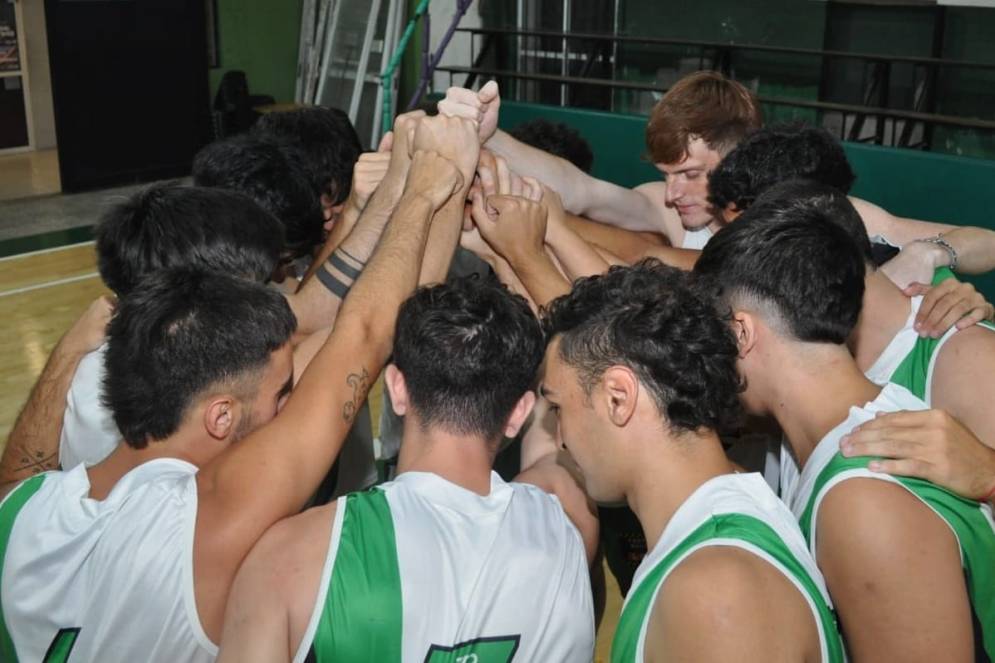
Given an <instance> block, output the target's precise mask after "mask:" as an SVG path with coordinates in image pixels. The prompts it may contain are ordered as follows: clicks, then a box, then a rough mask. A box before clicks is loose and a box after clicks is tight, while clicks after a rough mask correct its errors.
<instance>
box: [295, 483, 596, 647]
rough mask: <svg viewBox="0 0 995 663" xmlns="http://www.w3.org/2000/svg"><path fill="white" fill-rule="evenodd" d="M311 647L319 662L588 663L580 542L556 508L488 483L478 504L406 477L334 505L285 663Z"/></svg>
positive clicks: (520, 490) (586, 579)
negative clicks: (310, 594)
mask: <svg viewBox="0 0 995 663" xmlns="http://www.w3.org/2000/svg"><path fill="white" fill-rule="evenodd" d="M342 606H347V609H346V610H343V609H342ZM312 646H313V648H314V650H315V655H316V657H317V659H316V660H342V661H353V660H355V661H403V662H405V663H415V662H417V663H423V662H425V661H428V662H430V663H436V662H437V661H481V663H482V662H484V661H501V662H502V663H503V662H504V661H510V660H512V657H514V660H516V661H537V662H538V661H544V662H546V661H548V662H550V663H552V662H554V661H564V662H567V661H569V662H573V661H590V660H591V659H592V657H593V654H594V609H593V603H592V600H591V584H590V576H589V572H588V566H587V559H586V556H585V553H584V545H583V542H582V541H581V538H580V534H579V533H578V532H577V529H576V528H575V527H574V526H573V524H572V523H571V522H570V521H569V520H568V519H567V516H566V514H565V513H564V512H563V509H562V507H561V506H560V504H559V502H558V500H557V499H556V498H555V497H552V496H550V495H547V494H546V493H544V492H543V491H541V490H539V489H538V488H535V487H534V486H529V485H524V484H517V483H505V482H504V481H502V480H501V478H500V477H499V476H498V475H497V474H495V473H493V472H492V473H491V491H490V494H489V495H487V496H481V495H478V494H476V493H473V492H470V491H468V490H466V489H464V488H462V487H460V486H457V485H455V484H453V483H450V482H448V481H446V480H445V479H443V478H442V477H439V476H437V475H435V474H431V473H426V472H405V473H403V474H401V475H400V476H398V477H397V479H396V480H394V481H392V482H389V483H386V484H383V485H382V486H379V487H376V488H372V489H370V490H369V491H366V492H364V493H353V494H352V495H348V496H346V497H342V498H339V500H338V506H337V509H336V512H335V521H334V523H333V526H332V534H331V539H330V542H329V547H328V553H327V558H326V562H325V567H324V571H323V572H322V578H321V584H320V586H319V590H318V596H317V600H316V602H315V606H314V609H313V611H312V616H311V621H310V623H309V625H308V628H307V631H306V632H305V634H304V637H303V640H302V642H301V644H300V647H299V648H298V651H297V655H296V657H295V658H294V660H295V661H297V662H303V661H305V660H306V659H307V657H308V655H309V652H310V651H311V649H312Z"/></svg>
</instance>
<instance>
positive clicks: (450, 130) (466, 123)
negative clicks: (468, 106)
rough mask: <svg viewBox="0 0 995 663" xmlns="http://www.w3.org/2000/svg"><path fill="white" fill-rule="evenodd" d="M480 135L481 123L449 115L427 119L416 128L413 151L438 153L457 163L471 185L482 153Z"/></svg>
mask: <svg viewBox="0 0 995 663" xmlns="http://www.w3.org/2000/svg"><path fill="white" fill-rule="evenodd" d="M476 133H477V124H476V122H473V121H471V120H467V119H461V118H456V117H447V116H445V115H437V116H435V117H428V118H423V119H422V120H421V121H420V122H419V123H418V126H417V128H416V129H415V135H414V143H413V149H414V150H424V151H430V152H438V153H439V154H440V155H441V156H443V157H445V158H446V159H448V160H449V161H451V162H453V163H454V164H456V167H457V168H459V171H460V174H461V175H462V177H463V181H464V182H467V183H469V182H470V181H471V180H472V179H473V173H474V171H475V170H476V168H477V158H478V156H479V154H480V145H479V143H477V140H476ZM395 140H396V139H395ZM395 149H396V148H395Z"/></svg>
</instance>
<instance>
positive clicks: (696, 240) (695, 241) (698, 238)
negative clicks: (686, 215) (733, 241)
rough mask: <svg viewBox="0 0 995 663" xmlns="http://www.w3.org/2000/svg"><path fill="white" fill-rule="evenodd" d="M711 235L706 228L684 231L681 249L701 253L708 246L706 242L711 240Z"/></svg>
mask: <svg viewBox="0 0 995 663" xmlns="http://www.w3.org/2000/svg"><path fill="white" fill-rule="evenodd" d="M713 234H715V233H713V232H712V231H711V230H710V229H709V227H708V226H705V227H704V228H698V229H697V230H688V229H687V228H685V229H684V239H682V240H681V248H682V249H695V250H697V251H701V250H702V249H703V248H705V245H706V244H708V240H710V239H712V235H713Z"/></svg>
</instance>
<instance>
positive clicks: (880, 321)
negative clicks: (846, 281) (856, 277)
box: [848, 270, 911, 371]
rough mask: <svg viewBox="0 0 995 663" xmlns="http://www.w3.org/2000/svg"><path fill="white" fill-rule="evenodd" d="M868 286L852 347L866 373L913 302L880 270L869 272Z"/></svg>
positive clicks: (897, 328) (898, 328) (897, 330)
mask: <svg viewBox="0 0 995 663" xmlns="http://www.w3.org/2000/svg"><path fill="white" fill-rule="evenodd" d="M865 284H866V288H865V290H864V304H863V307H862V308H861V313H860V319H859V320H858V321H857V326H856V327H855V328H854V330H853V334H851V335H850V340H849V343H848V345H849V346H850V349H851V350H852V351H853V356H854V358H855V359H856V360H857V366H858V367H860V370H862V371H867V370H868V369H870V367H871V366H873V365H874V362H876V361H877V360H878V357H880V356H881V353H882V352H884V349H885V348H886V347H888V344H889V343H891V341H892V339H893V338H895V335H896V334H897V333H898V332H899V331H900V330H901V329H902V327H904V326H905V322H906V320H908V317H909V312H910V311H911V304H910V302H909V298H908V297H906V296H905V295H904V294H903V293H902V291H901V290H899V289H898V286H896V285H895V284H894V283H893V282H892V281H891V279H889V278H888V277H887V276H885V274H884V273H883V272H881V271H880V270H876V271H873V272H869V273H868V274H867V279H866V281H865Z"/></svg>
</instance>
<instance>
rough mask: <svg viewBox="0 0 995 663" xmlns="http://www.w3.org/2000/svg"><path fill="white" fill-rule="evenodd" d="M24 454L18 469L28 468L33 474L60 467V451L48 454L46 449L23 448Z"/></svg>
mask: <svg viewBox="0 0 995 663" xmlns="http://www.w3.org/2000/svg"><path fill="white" fill-rule="evenodd" d="M21 452H22V454H23V455H22V456H21V457H20V458H19V459H18V466H17V468H16V469H17V471H18V472H21V471H25V470H27V471H28V472H30V473H31V474H32V475H34V474H41V473H42V472H48V471H49V470H57V469H59V453H58V452H55V453H50V454H48V455H47V456H46V455H45V452H44V451H40V450H35V451H31V450H28V449H21Z"/></svg>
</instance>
